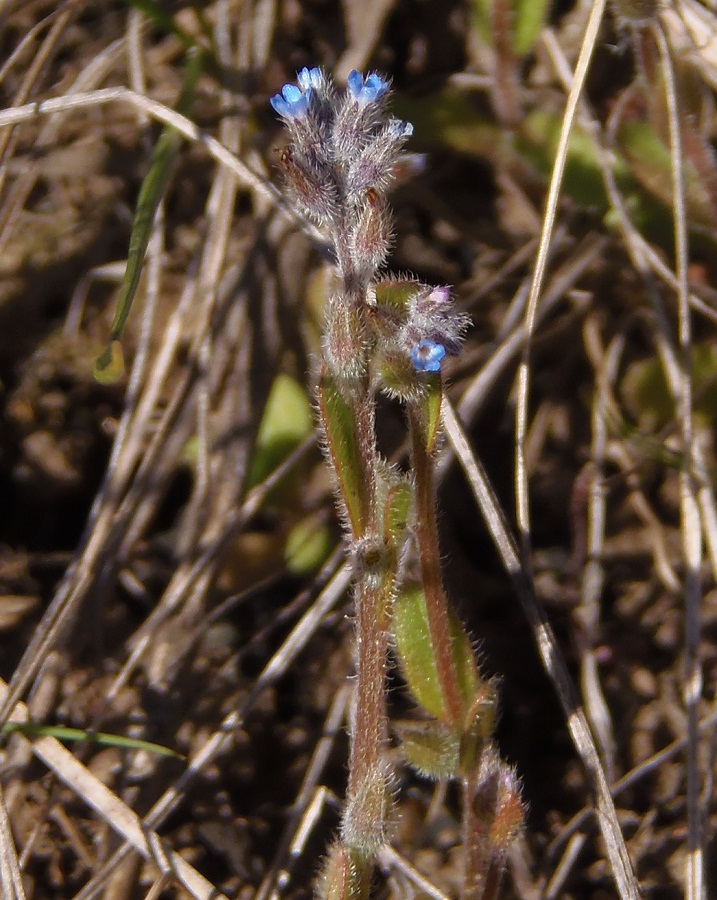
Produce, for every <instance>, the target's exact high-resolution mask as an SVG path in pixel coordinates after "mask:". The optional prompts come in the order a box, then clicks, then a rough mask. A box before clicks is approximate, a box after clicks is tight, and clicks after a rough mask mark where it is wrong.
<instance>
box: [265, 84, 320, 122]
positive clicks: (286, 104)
mask: <svg viewBox="0 0 717 900" xmlns="http://www.w3.org/2000/svg"><path fill="white" fill-rule="evenodd" d="M310 98H311V88H310V87H307V88H306V89H305V90H304V91H302V90H301V88H298V87H297V86H296V85H295V84H285V85H284V87H283V88H282V89H281V94H274V96H273V97H272V98H271V100H270V101H269V102H270V103H271V105H272V106H273V107H274V110H275V111H276V112H278V113H279V115H280V116H282V117H283V118H285V119H297V118H299V117H300V116H303V115H305V114H306V112H307V111H308V109H309V99H310Z"/></svg>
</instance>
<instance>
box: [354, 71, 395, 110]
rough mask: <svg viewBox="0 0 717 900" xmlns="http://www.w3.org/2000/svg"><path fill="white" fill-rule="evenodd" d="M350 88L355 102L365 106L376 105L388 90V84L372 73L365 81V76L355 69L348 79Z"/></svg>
mask: <svg viewBox="0 0 717 900" xmlns="http://www.w3.org/2000/svg"><path fill="white" fill-rule="evenodd" d="M348 88H349V92H350V94H351V96H352V97H353V98H354V100H356V101H357V102H358V103H360V104H361V105H362V106H365V105H366V104H368V103H375V102H376V101H377V100H380V99H381V97H383V95H384V94H385V93H386V91H387V90H388V82H387V81H384V80H383V78H381V76H380V75H377V74H376V73H375V72H372V73H371V74H370V75H368V76H367V77H366V79H365V80H364V77H363V75H362V74H361V73H360V72H357V71H356V69H354V70H353V71H352V72H351V73H350V74H349V77H348Z"/></svg>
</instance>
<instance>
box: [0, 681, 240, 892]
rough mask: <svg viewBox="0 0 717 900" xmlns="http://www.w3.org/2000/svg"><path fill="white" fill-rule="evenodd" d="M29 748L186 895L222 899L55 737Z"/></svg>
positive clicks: (3, 688) (1, 687)
mask: <svg viewBox="0 0 717 900" xmlns="http://www.w3.org/2000/svg"><path fill="white" fill-rule="evenodd" d="M0 693H1V694H2V695H3V699H5V696H6V694H7V685H6V684H5V683H4V682H2V683H0ZM14 713H15V715H18V716H21V717H23V716H24V715H25V714H26V711H25V707H24V705H22V704H21V705H20V706H18V707H17V708H16V709H14ZM15 740H22V741H24V740H25V738H22V737H20V736H17V737H16V738H15ZM31 746H32V751H33V753H34V755H35V756H36V757H37V758H38V759H40V760H41V761H42V762H43V763H44V764H45V765H46V766H47V767H48V768H49V769H50V770H51V771H53V772H54V773H55V775H57V777H58V778H59V779H60V780H61V781H63V782H64V783H65V784H66V785H67V786H68V787H69V788H70V789H71V790H72V791H73V792H74V793H75V794H77V796H79V797H81V798H82V799H83V800H84V801H85V802H86V803H87V804H88V805H89V806H91V807H92V808H93V809H94V810H95V811H96V812H97V813H98V814H99V815H100V816H101V817H102V818H103V819H104V820H105V822H107V823H108V824H109V825H110V826H111V827H112V828H113V829H114V830H115V831H116V832H117V834H119V835H121V837H123V838H124V839H125V840H126V841H127V842H128V843H129V845H130V846H132V847H133V848H134V849H135V850H136V851H138V852H139V853H140V854H141V855H142V856H144V857H145V859H149V860H154V861H155V862H157V864H158V867H159V868H160V869H162V867H163V865H164V867H165V868H166V869H167V871H169V872H171V873H172V876H173V878H175V879H176V880H177V882H178V883H179V884H181V885H182V886H183V887H184V888H186V890H187V891H189V893H190V896H192V897H194V898H197V900H200V898H201V900H215V898H216V900H221V898H223V897H224V895H223V894H219V893H217V891H216V888H215V887H213V885H211V884H210V883H209V882H208V881H207V879H206V878H204V877H203V876H202V875H200V874H199V872H197V871H196V870H195V869H194V868H192V866H190V865H189V864H188V863H187V862H185V860H183V859H182V857H181V856H180V855H179V854H178V853H175V852H173V851H171V850H169V851H167V850H166V849H165V848H163V847H162V844H161V839H160V838H159V836H158V835H157V834H154V833H152V832H150V831H149V830H148V829H147V827H146V825H144V824H143V823H142V822H141V820H140V818H139V816H137V814H136V813H135V812H134V811H133V810H131V809H130V808H129V807H127V806H126V805H125V804H124V803H122V801H121V800H120V799H119V798H118V797H117V795H116V794H114V793H113V792H112V791H111V790H109V789H108V788H107V786H106V785H104V784H103V783H102V782H101V781H99V780H98V779H97V777H96V776H94V775H93V774H92V773H91V772H90V771H89V770H88V769H87V768H86V767H85V766H83V765H82V764H81V763H79V762H78V761H77V759H76V758H75V757H74V756H73V755H72V753H70V751H69V750H67V749H66V748H65V747H63V746H62V744H60V743H59V741H57V740H55V738H50V737H42V738H37V739H36V740H34V741H32V742H31ZM163 860H164V863H163V862H162V861H163Z"/></svg>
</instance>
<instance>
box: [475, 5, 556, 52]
mask: <svg viewBox="0 0 717 900" xmlns="http://www.w3.org/2000/svg"><path fill="white" fill-rule="evenodd" d="M501 2H503V3H507V5H508V6H511V7H512V16H511V32H512V34H511V43H512V45H513V50H514V52H515V53H516V55H517V56H525V55H526V54H528V53H530V52H531V50H532V49H533V46H534V44H535V41H536V40H537V37H538V34H539V33H540V29H541V28H542V27H543V25H544V24H545V21H546V20H547V18H548V16H549V15H550V7H551V0H501ZM494 3H495V0H474V10H475V26H476V29H477V31H478V34H479V35H480V37H481V38H482V39H483V41H484V42H485V43H486V44H489V45H491V46H493V44H494V38H493V28H492V26H491V19H492V16H493V5H494Z"/></svg>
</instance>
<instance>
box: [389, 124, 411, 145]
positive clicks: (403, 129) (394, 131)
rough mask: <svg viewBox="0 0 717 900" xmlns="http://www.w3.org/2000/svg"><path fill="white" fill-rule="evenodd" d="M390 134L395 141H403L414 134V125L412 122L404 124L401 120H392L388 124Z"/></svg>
mask: <svg viewBox="0 0 717 900" xmlns="http://www.w3.org/2000/svg"><path fill="white" fill-rule="evenodd" d="M388 133H389V135H390V136H391V137H392V138H393V140H394V141H402V140H403V139H404V138H409V137H411V135H412V134H413V125H411V123H410V122H403V121H401V119H391V121H390V122H389V123H388Z"/></svg>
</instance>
